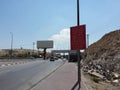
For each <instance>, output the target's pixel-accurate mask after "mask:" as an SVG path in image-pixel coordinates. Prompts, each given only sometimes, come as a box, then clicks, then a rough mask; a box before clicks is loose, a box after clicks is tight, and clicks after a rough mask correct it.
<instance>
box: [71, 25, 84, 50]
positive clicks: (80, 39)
mask: <svg viewBox="0 0 120 90" xmlns="http://www.w3.org/2000/svg"><path fill="white" fill-rule="evenodd" d="M70 39H71V50H82V49H85V48H86V26H85V25H80V26H75V27H71V28H70Z"/></svg>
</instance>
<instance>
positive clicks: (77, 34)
mask: <svg viewBox="0 0 120 90" xmlns="http://www.w3.org/2000/svg"><path fill="white" fill-rule="evenodd" d="M70 36H71V37H70V39H71V50H76V51H77V56H78V57H77V61H78V81H77V84H78V85H79V86H78V90H80V88H81V68H80V67H81V64H80V61H81V56H80V50H83V49H85V48H86V26H85V25H80V21H79V0H77V26H75V27H71V28H70Z"/></svg>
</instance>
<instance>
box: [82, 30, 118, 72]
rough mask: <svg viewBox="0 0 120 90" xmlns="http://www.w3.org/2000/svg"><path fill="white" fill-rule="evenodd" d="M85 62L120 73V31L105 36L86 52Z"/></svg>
mask: <svg viewBox="0 0 120 90" xmlns="http://www.w3.org/2000/svg"><path fill="white" fill-rule="evenodd" d="M84 59H85V60H84V62H85V63H86V64H88V63H90V62H92V63H94V64H97V63H100V64H102V65H103V67H104V68H106V69H109V70H112V71H114V72H117V73H120V30H116V31H112V32H110V33H108V34H106V35H104V36H103V37H102V38H101V39H100V40H98V41H97V42H95V43H93V44H92V45H90V46H89V47H88V48H87V49H86V51H85V57H84Z"/></svg>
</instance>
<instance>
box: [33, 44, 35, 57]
mask: <svg viewBox="0 0 120 90" xmlns="http://www.w3.org/2000/svg"><path fill="white" fill-rule="evenodd" d="M34 47H35V42H33V55H34Z"/></svg>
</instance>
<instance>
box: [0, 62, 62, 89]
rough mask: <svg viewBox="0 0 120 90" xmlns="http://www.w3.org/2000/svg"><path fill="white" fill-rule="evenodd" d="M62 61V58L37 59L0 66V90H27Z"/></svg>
mask: <svg viewBox="0 0 120 90" xmlns="http://www.w3.org/2000/svg"><path fill="white" fill-rule="evenodd" d="M63 63H64V61H62V60H56V61H54V62H52V61H51V62H50V61H49V60H46V61H44V60H39V61H34V62H28V63H25V64H19V65H11V66H6V67H2V68H1V67H0V90H29V89H30V88H32V87H33V86H34V85H36V84H37V83H38V82H40V80H43V79H44V78H45V77H46V76H48V75H49V74H50V73H52V72H53V71H54V70H56V69H57V68H58V67H60V66H61V65H62V64H63Z"/></svg>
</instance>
